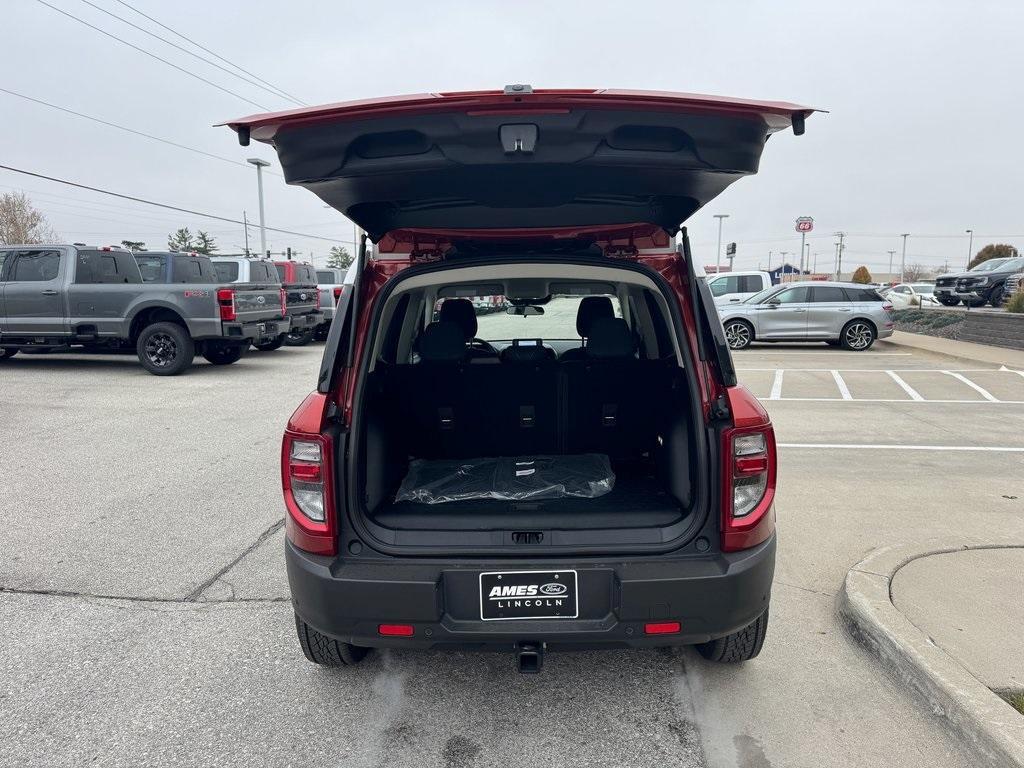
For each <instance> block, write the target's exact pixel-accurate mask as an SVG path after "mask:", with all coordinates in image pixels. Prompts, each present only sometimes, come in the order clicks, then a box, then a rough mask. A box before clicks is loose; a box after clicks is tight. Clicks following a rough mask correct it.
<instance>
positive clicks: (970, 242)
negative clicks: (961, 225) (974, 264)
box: [964, 229, 974, 269]
mask: <svg viewBox="0 0 1024 768" xmlns="http://www.w3.org/2000/svg"><path fill="white" fill-rule="evenodd" d="M964 232H966V233H967V234H968V235H970V236H971V239H970V240H968V241H967V266H966V267H965V269H970V268H971V257H972V256H973V255H974V254H973V253H972V251H974V230H973V229H965V230H964Z"/></svg>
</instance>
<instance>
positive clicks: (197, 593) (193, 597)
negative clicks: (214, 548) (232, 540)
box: [184, 517, 284, 603]
mask: <svg viewBox="0 0 1024 768" xmlns="http://www.w3.org/2000/svg"><path fill="white" fill-rule="evenodd" d="M282 526H284V518H283V517H282V518H281V519H280V520H277V521H276V522H275V523H274V524H273V525H271V526H270V527H269V528H267V529H266V530H265V531H263V533H261V534H260V535H259V537H257V539H256V541H254V542H253V543H252V544H250V545H249V546H248V547H246V548H245V549H243V550H242V552H241V554H239V555H238V557H236V558H235V559H234V560H232V561H231V562H230V563H228V564H227V565H225V566H224V567H223V568H221V569H220V570H219V571H217V572H216V573H215V574H213V575H212V576H211V577H210V578H208V579H206V581H204V582H203V583H201V584H200V585H199V586H198V587H196V588H195V589H193V590H192V591H191V592H189V593H188V594H187V595H185V600H184V602H186V603H194V602H196V601H197V600H199V598H200V597H202V594H203V593H204V592H205V591H206V590H208V589H209V588H210V587H212V586H213V585H214V583H215V582H216V581H217V580H218V579H220V578H221V577H223V576H224V575H225V574H226V573H227V572H228V571H230V570H231V569H232V568H234V567H235V566H236V565H238V564H239V563H240V562H242V560H244V559H245V557H246V556H247V555H249V554H251V553H252V552H254V551H255V550H256V548H257V547H259V545H260V544H262V543H263V542H265V541H266V540H267V539H269V538H270V537H271V536H273V535H274V534H275V533H277V532H278V531H279V530H281V528H282ZM231 591H232V596H234V588H232V590H231ZM220 602H224V601H220Z"/></svg>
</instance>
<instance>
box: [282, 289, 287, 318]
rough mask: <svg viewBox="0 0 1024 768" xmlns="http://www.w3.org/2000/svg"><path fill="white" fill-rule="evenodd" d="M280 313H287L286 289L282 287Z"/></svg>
mask: <svg viewBox="0 0 1024 768" xmlns="http://www.w3.org/2000/svg"><path fill="white" fill-rule="evenodd" d="M281 314H282V315H287V314H288V291H286V290H285V289H284V288H282V289H281Z"/></svg>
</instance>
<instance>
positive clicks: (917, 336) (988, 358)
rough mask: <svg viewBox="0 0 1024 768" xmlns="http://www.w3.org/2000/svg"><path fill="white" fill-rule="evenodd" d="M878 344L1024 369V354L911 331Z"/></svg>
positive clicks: (900, 333)
mask: <svg viewBox="0 0 1024 768" xmlns="http://www.w3.org/2000/svg"><path fill="white" fill-rule="evenodd" d="M877 344H878V346H879V347H884V346H888V345H892V346H896V347H910V348H911V349H920V350H922V351H925V352H935V353H937V354H940V355H948V356H950V357H954V358H957V359H958V360H967V361H970V362H972V363H987V364H988V365H1005V366H1007V367H1009V368H1015V369H1018V370H1022V369H1024V352H1021V351H1020V350H1016V349H1008V348H1006V347H992V346H988V345H987V344H975V343H973V342H970V341H954V340H953V339H943V338H940V337H938V336H926V335H925V334H923V333H910V332H909V331H896V332H895V333H893V335H892V336H890V337H889V338H887V339H879V340H878V342H877Z"/></svg>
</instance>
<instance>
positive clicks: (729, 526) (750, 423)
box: [722, 387, 777, 552]
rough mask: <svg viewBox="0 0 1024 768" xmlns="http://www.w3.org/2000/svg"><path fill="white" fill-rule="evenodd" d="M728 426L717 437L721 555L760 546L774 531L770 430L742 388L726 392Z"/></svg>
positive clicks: (772, 433) (774, 463)
mask: <svg viewBox="0 0 1024 768" xmlns="http://www.w3.org/2000/svg"><path fill="white" fill-rule="evenodd" d="M728 397H729V406H730V410H731V412H732V414H733V420H734V421H733V423H734V425H735V426H733V427H732V428H730V429H726V430H725V431H724V432H723V433H722V462H723V468H722V479H723V483H722V550H723V551H725V552H735V551H736V550H740V549H748V548H749V547H753V546H756V545H758V544H760V543H762V542H763V541H766V540H767V539H768V538H769V537H770V536H771V535H772V533H773V532H774V530H775V512H774V509H773V507H772V504H773V502H774V499H775V477H776V471H777V461H776V454H775V430H774V429H772V425H771V421H770V420H769V418H768V414H767V413H766V412H765V410H764V408H762V407H761V404H760V403H758V402H757V400H756V399H755V398H754V396H753V395H751V394H750V392H748V391H747V390H746V389H745V388H743V387H730V388H729V390H728Z"/></svg>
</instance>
